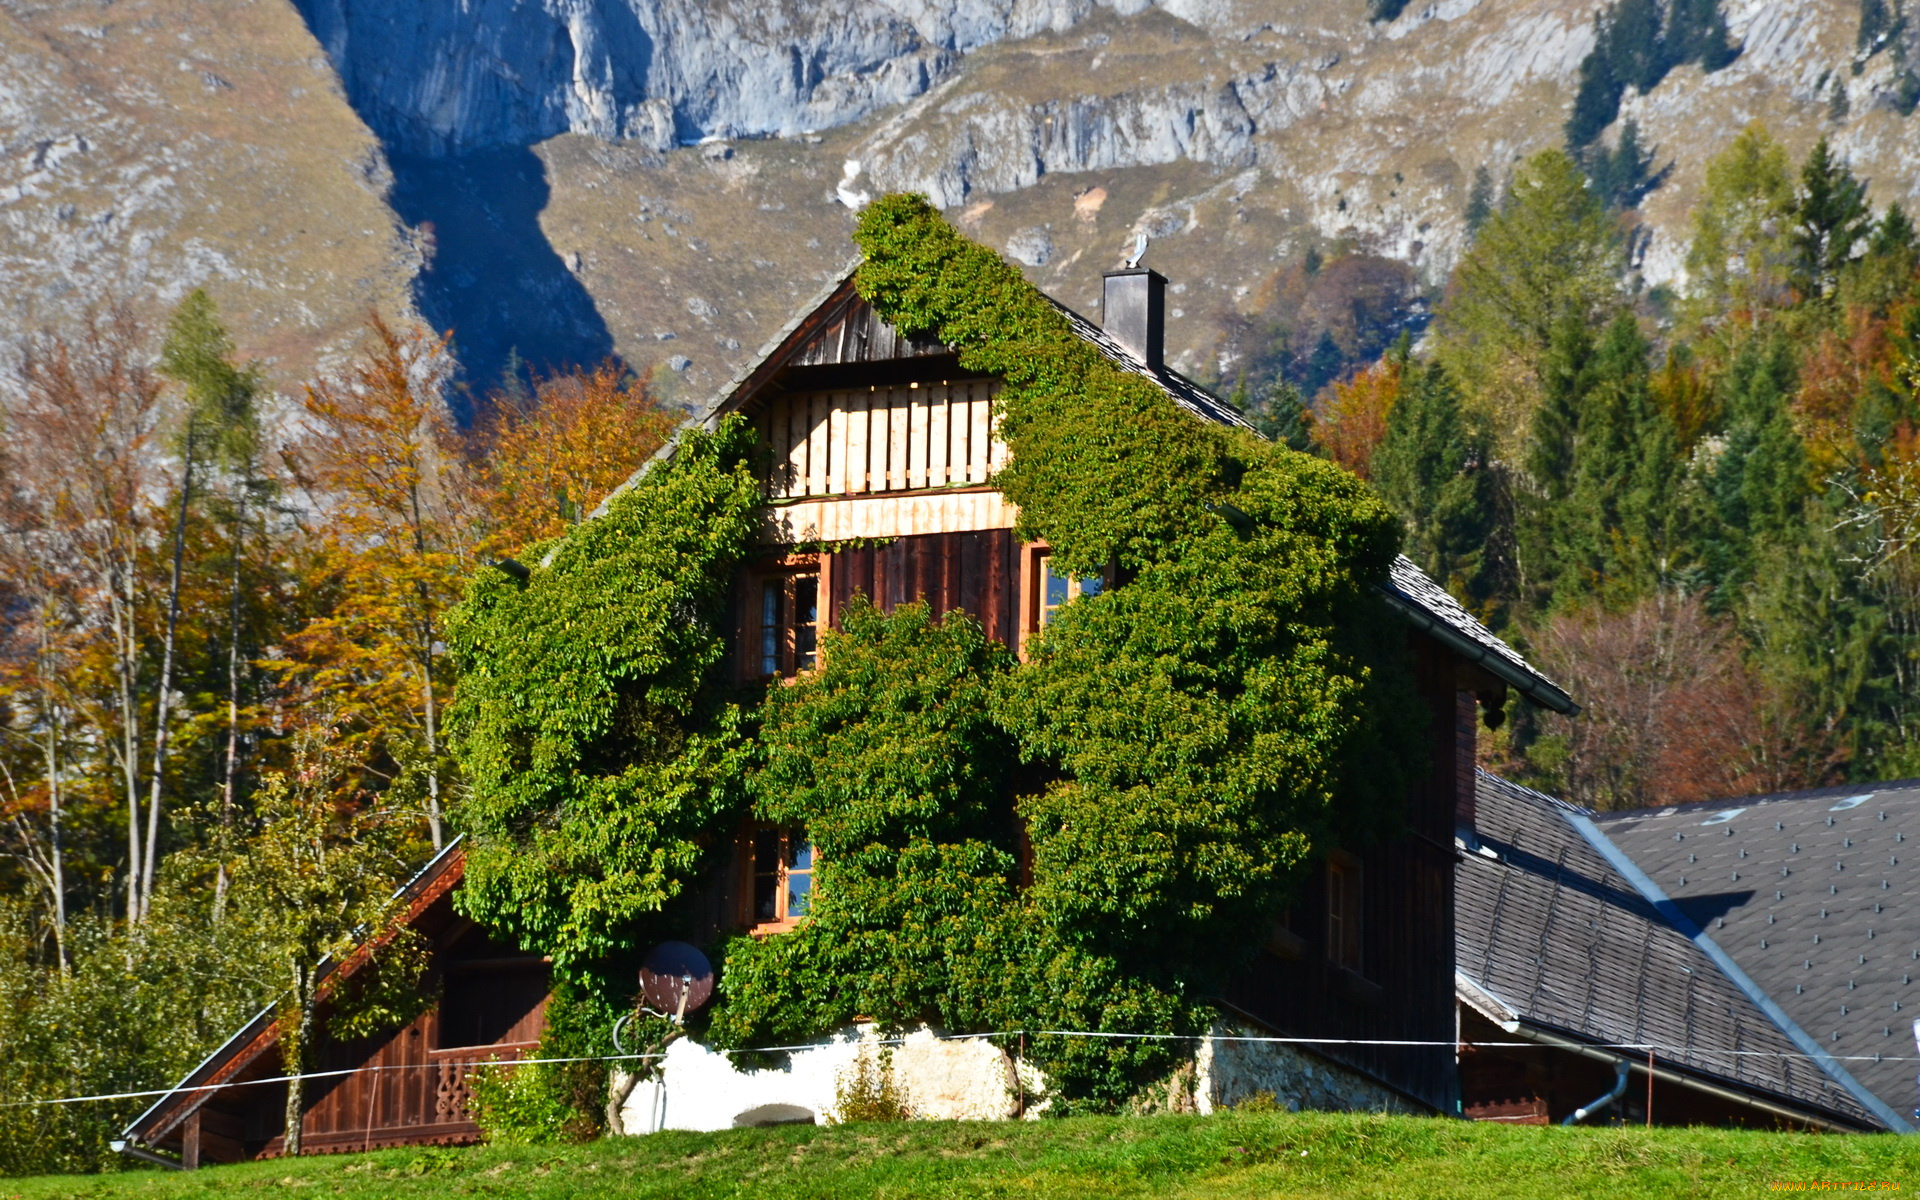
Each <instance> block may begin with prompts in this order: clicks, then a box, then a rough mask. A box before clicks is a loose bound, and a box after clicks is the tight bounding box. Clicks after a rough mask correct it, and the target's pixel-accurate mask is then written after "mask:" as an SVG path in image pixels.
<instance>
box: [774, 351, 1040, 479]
mask: <svg viewBox="0 0 1920 1200" xmlns="http://www.w3.org/2000/svg"><path fill="white" fill-rule="evenodd" d="M997 389H998V384H997V383H995V382H994V381H992V380H984V379H976V380H959V381H955V382H952V383H922V384H905V383H903V384H895V385H889V386H874V387H865V388H851V389H846V390H841V391H829V392H803V393H798V394H792V395H777V396H774V397H773V398H772V399H770V400H769V401H768V402H767V403H766V405H765V407H763V408H762V409H761V410H760V412H759V413H758V415H756V416H755V417H754V419H753V420H754V428H755V429H756V431H757V432H758V434H759V437H760V443H761V445H762V446H763V447H764V448H765V449H766V450H767V452H768V454H769V455H770V457H771V461H772V464H773V465H772V469H771V473H770V475H769V477H768V480H767V488H768V494H769V495H770V496H771V497H772V498H773V499H775V500H791V499H797V498H800V497H806V496H843V495H863V494H869V493H875V492H903V491H908V490H917V489H920V488H938V487H953V486H960V485H966V484H983V483H986V482H987V479H988V477H989V476H990V475H991V474H992V473H993V472H994V471H996V470H998V469H999V468H1000V467H1001V466H1002V465H1003V464H1004V463H1005V462H1006V459H1007V448H1006V446H1005V445H1004V444H1003V443H1002V442H1001V441H1000V440H999V439H998V438H997V437H996V436H995V413H994V411H993V394H994V392H995V391H996V390H997Z"/></svg>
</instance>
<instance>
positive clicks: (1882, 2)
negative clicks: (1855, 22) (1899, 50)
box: [1853, 0, 1894, 55]
mask: <svg viewBox="0 0 1920 1200" xmlns="http://www.w3.org/2000/svg"><path fill="white" fill-rule="evenodd" d="M1893 21H1894V17H1893V5H1892V4H1891V3H1890V2H1889V0H1860V31H1859V33H1858V34H1856V35H1855V37H1854V41H1853V44H1854V48H1855V49H1856V50H1858V51H1859V52H1860V53H1862V54H1868V55H1870V54H1873V53H1874V52H1875V51H1877V50H1879V49H1880V47H1882V46H1884V45H1886V44H1887V39H1888V37H1890V36H1891V35H1892V33H1893Z"/></svg>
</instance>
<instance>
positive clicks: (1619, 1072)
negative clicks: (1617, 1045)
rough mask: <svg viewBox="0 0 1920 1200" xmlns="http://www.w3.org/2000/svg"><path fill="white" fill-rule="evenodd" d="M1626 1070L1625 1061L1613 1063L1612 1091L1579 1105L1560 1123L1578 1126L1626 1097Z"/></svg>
mask: <svg viewBox="0 0 1920 1200" xmlns="http://www.w3.org/2000/svg"><path fill="white" fill-rule="evenodd" d="M1627 1070H1628V1067H1627V1064H1626V1060H1624V1059H1622V1060H1621V1061H1619V1062H1616V1063H1614V1064H1613V1089H1612V1090H1611V1091H1609V1092H1608V1093H1607V1094H1606V1095H1604V1096H1601V1097H1599V1098H1598V1099H1595V1100H1589V1101H1587V1102H1586V1103H1585V1104H1583V1105H1581V1106H1580V1107H1579V1108H1576V1109H1574V1110H1573V1111H1572V1112H1570V1113H1568V1114H1567V1119H1566V1120H1564V1121H1562V1122H1560V1123H1561V1124H1562V1125H1578V1124H1579V1123H1580V1122H1582V1121H1584V1120H1586V1119H1587V1118H1588V1117H1590V1116H1592V1115H1593V1114H1595V1113H1597V1112H1599V1111H1600V1110H1601V1109H1603V1108H1606V1107H1608V1106H1609V1105H1611V1104H1612V1103H1613V1102H1614V1101H1615V1100H1618V1099H1619V1098H1620V1097H1622V1096H1624V1095H1626V1094H1627Z"/></svg>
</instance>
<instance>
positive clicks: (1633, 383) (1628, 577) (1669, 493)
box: [1563, 312, 1679, 599]
mask: <svg viewBox="0 0 1920 1200" xmlns="http://www.w3.org/2000/svg"><path fill="white" fill-rule="evenodd" d="M1651 354H1652V347H1651V346H1650V345H1648V343H1647V339H1646V337H1645V335H1644V334H1643V333H1642V332H1641V330H1640V324H1639V322H1638V321H1637V320H1635V319H1634V317H1633V316H1632V314H1630V313H1624V312H1623V313H1621V314H1619V315H1618V316H1616V317H1615V318H1614V320H1613V322H1612V323H1611V324H1610V325H1608V326H1607V330H1606V332H1605V334H1604V335H1603V336H1602V337H1601V339H1600V342H1599V344H1598V345H1597V346H1596V347H1595V350H1594V354H1593V359H1592V363H1591V368H1590V370H1589V372H1588V374H1587V379H1586V385H1587V386H1586V389H1585V394H1584V395H1583V396H1582V398H1581V403H1580V417H1579V427H1578V428H1579V434H1578V449H1577V452H1576V461H1575V464H1574V469H1573V487H1572V489H1571V494H1570V496H1569V503H1568V512H1567V517H1568V519H1567V521H1566V522H1565V524H1564V525H1563V529H1564V530H1565V533H1566V539H1565V544H1564V546H1563V554H1564V555H1565V559H1566V561H1567V562H1568V563H1569V564H1570V565H1573V566H1575V567H1576V568H1577V569H1576V570H1575V572H1574V576H1573V578H1572V579H1570V580H1567V582H1570V583H1572V584H1573V585H1575V586H1577V587H1588V586H1590V587H1592V588H1594V589H1596V590H1600V591H1602V592H1603V593H1610V594H1612V595H1613V596H1614V597H1615V598H1618V599H1625V598H1627V597H1629V596H1639V595H1645V594H1648V593H1650V592H1652V591H1653V590H1654V589H1655V588H1657V587H1658V586H1659V584H1660V583H1661V576H1662V575H1663V574H1664V573H1665V570H1666V568H1665V567H1663V565H1662V564H1663V563H1667V562H1669V560H1670V554H1669V543H1670V541H1671V537H1670V529H1671V525H1672V522H1673V520H1674V514H1675V503H1674V501H1675V490H1676V486H1677V479H1678V471H1679V462H1678V458H1679V449H1678V439H1677V438H1676V437H1675V435H1674V432H1673V427H1672V425H1671V423H1670V422H1669V421H1668V420H1667V419H1666V416H1665V414H1663V413H1662V412H1661V411H1660V409H1659V407H1658V405H1656V404H1655V403H1654V402H1653V397H1652V393H1651V390H1650V388H1649V362H1648V360H1649V357H1650V356H1651Z"/></svg>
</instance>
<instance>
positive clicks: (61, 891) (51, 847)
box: [40, 609, 67, 975]
mask: <svg viewBox="0 0 1920 1200" xmlns="http://www.w3.org/2000/svg"><path fill="white" fill-rule="evenodd" d="M52 669H53V653H52V645H51V639H50V638H49V637H48V634H47V627H46V614H45V611H44V609H43V610H42V613H41V624H40V695H41V698H42V699H41V702H42V703H43V704H45V705H46V720H47V742H46V748H45V749H46V762H47V850H48V859H49V860H50V861H49V866H50V869H51V873H52V875H53V954H54V957H55V958H56V959H57V960H58V961H59V963H60V974H62V975H65V974H66V973H67V878H66V857H65V852H64V847H63V846H62V843H61V832H60V800H61V797H60V782H61V780H60V736H61V734H62V733H64V732H65V728H64V722H63V721H62V720H61V717H60V702H59V700H58V698H57V697H55V696H54V694H53V687H52V685H51V684H49V683H48V682H47V681H48V680H49V679H51V678H52Z"/></svg>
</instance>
